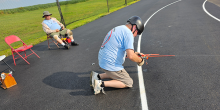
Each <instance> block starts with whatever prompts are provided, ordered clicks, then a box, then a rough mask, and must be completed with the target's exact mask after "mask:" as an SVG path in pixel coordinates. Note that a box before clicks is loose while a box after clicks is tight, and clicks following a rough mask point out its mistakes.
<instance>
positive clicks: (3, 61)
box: [2, 60, 15, 71]
mask: <svg viewBox="0 0 220 110" xmlns="http://www.w3.org/2000/svg"><path fill="white" fill-rule="evenodd" d="M2 61H3V62H4V63H5V64H6V65H7V66H8V67H9V68H11V67H10V66H9V65H8V64H7V63H6V62H5V61H4V60H2ZM11 69H12V68H11ZM12 71H15V70H14V69H12Z"/></svg>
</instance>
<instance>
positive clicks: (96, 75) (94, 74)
mask: <svg viewBox="0 0 220 110" xmlns="http://www.w3.org/2000/svg"><path fill="white" fill-rule="evenodd" d="M95 79H96V80H99V78H98V73H96V72H94V71H92V72H91V74H90V86H91V87H93V88H94V80H95Z"/></svg>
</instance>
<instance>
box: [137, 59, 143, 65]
mask: <svg viewBox="0 0 220 110" xmlns="http://www.w3.org/2000/svg"><path fill="white" fill-rule="evenodd" d="M143 64H144V59H143V58H142V61H141V62H140V63H137V65H138V66H142V65H143Z"/></svg>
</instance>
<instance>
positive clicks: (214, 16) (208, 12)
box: [202, 0, 220, 22]
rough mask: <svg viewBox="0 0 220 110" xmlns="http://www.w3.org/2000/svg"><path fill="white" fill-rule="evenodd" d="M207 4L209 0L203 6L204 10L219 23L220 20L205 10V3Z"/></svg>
mask: <svg viewBox="0 0 220 110" xmlns="http://www.w3.org/2000/svg"><path fill="white" fill-rule="evenodd" d="M206 2H207V0H205V1H204V3H203V5H202V8H203V10H204V11H205V12H206V13H207V14H208V15H209V16H211V17H212V18H214V19H215V20H217V21H219V22H220V19H218V18H216V17H215V16H213V15H211V14H210V13H209V12H208V11H207V10H206V9H205V3H206Z"/></svg>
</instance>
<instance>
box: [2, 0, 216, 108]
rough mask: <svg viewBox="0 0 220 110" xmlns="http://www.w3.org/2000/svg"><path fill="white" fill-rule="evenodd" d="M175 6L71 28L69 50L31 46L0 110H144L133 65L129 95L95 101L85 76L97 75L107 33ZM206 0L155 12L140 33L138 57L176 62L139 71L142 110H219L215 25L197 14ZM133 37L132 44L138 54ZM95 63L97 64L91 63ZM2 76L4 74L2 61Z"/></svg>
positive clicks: (155, 1)
mask: <svg viewBox="0 0 220 110" xmlns="http://www.w3.org/2000/svg"><path fill="white" fill-rule="evenodd" d="M175 1H176V0H141V1H139V2H137V3H135V4H133V5H131V6H128V7H126V8H123V9H121V10H119V11H116V12H114V13H111V14H109V15H107V16H104V17H102V18H100V19H98V20H95V21H94V22H91V23H88V24H86V25H84V26H81V27H79V28H77V29H74V30H73V33H74V38H75V40H76V41H77V42H78V43H79V44H80V45H79V46H76V47H71V48H70V49H69V50H65V49H57V48H56V46H55V45H52V49H51V50H48V49H47V42H43V43H40V44H38V45H35V46H34V47H33V50H34V51H35V52H36V53H37V54H38V55H39V56H40V57H41V58H40V59H38V58H37V57H36V56H34V55H32V56H30V57H29V58H28V61H29V62H30V63H31V64H30V65H28V64H27V63H26V62H24V61H23V60H22V59H19V60H16V63H17V66H14V65H13V60H12V56H9V57H7V58H6V59H5V60H4V61H6V62H7V63H8V64H9V65H10V66H11V67H12V68H14V69H15V71H16V72H14V74H13V76H14V77H15V79H16V81H17V83H18V84H17V85H16V86H14V87H12V88H9V89H7V90H3V89H0V95H1V98H0V99H1V100H0V108H1V109H2V110H12V109H16V110H29V109H33V110H35V109H42V110H44V109H50V110H57V109H71V110H92V109H98V110H110V109H111V110H112V109H113V110H141V109H144V108H142V106H141V98H140V92H139V84H138V72H137V66H136V64H135V63H133V62H132V61H129V60H126V62H125V64H124V66H125V69H126V70H127V71H128V73H130V76H131V77H132V78H133V80H134V85H133V87H132V88H130V89H112V88H105V91H106V93H107V95H104V94H98V95H93V90H92V89H91V88H90V86H89V74H90V72H91V71H92V70H93V71H96V72H99V73H102V70H101V69H100V68H99V66H98V60H97V57H98V51H99V48H100V46H101V43H102V41H103V39H104V36H105V35H106V33H107V32H108V31H109V30H110V29H112V28H113V27H115V26H118V25H123V24H125V22H126V20H127V19H128V18H129V17H131V16H133V15H138V16H140V17H141V18H142V20H143V21H146V20H147V19H148V18H149V17H150V16H151V15H152V14H153V13H154V12H156V11H157V10H158V9H160V8H162V7H164V6H166V5H168V4H170V3H172V2H175ZM203 2H204V0H182V1H180V2H178V3H176V4H173V5H170V6H169V7H166V8H164V9H163V10H161V11H159V12H158V13H157V14H155V15H154V16H153V17H152V18H151V19H150V20H149V22H148V23H147V25H146V27H145V31H144V32H143V34H142V40H141V52H143V53H147V54H150V53H151V54H153V53H155V54H162V55H163V54H164V55H165V54H168V55H176V56H175V57H161V58H149V60H148V65H144V66H142V70H143V79H144V85H145V91H146V96H147V107H148V108H149V109H150V110H218V109H220V104H219V99H220V93H219V91H220V86H219V84H220V81H219V78H220V76H219V73H218V71H219V66H220V59H219V58H220V52H219V51H218V50H220V45H219V40H220V37H219V35H220V32H219V29H220V25H219V22H218V21H216V20H215V19H213V18H211V17H210V16H208V15H207V14H206V13H205V12H204V11H203V9H202V4H203ZM206 10H207V11H209V12H210V13H211V14H212V15H213V16H215V17H217V18H220V11H219V10H220V8H219V7H218V6H217V5H214V4H213V3H209V2H207V3H206ZM137 41H138V37H137V38H135V42H134V45H135V49H136V48H137V47H136V46H137ZM92 64H94V65H92ZM0 66H1V68H0V71H6V72H7V71H8V70H7V69H6V68H7V66H6V65H5V64H4V63H3V62H0Z"/></svg>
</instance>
